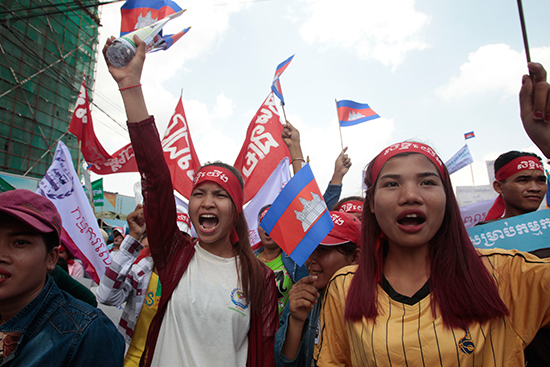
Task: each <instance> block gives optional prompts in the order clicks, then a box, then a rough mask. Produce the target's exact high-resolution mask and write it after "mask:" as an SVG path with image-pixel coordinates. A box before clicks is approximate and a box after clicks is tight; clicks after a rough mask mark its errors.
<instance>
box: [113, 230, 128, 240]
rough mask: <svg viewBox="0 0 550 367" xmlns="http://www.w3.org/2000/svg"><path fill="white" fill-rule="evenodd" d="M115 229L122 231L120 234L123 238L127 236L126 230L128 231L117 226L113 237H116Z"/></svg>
mask: <svg viewBox="0 0 550 367" xmlns="http://www.w3.org/2000/svg"><path fill="white" fill-rule="evenodd" d="M115 231H117V232H118V233H120V235H121V236H122V238H124V237H126V235H125V234H124V232H126V231H125V230H124V228H123V227H115V228H113V238H114V237H115Z"/></svg>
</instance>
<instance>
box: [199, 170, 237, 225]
mask: <svg viewBox="0 0 550 367" xmlns="http://www.w3.org/2000/svg"><path fill="white" fill-rule="evenodd" d="M207 181H209V182H214V183H216V184H218V185H220V186H221V187H222V188H223V189H224V190H225V191H227V193H228V194H229V196H230V197H231V200H233V203H234V204H235V207H237V213H239V214H240V213H241V212H242V210H243V189H242V187H241V184H240V183H239V179H238V178H237V176H235V175H234V174H233V172H231V171H230V170H228V169H226V168H223V167H219V166H214V165H210V166H205V167H203V168H201V169H200V170H199V172H197V174H196V175H195V181H193V189H195V187H197V186H199V185H200V184H201V183H203V182H207Z"/></svg>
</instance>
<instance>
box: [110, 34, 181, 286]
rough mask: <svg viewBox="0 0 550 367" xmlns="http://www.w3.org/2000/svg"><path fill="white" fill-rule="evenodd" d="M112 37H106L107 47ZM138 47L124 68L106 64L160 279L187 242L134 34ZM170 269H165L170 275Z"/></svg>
mask: <svg viewBox="0 0 550 367" xmlns="http://www.w3.org/2000/svg"><path fill="white" fill-rule="evenodd" d="M113 40H114V38H113V37H111V39H109V40H107V43H106V45H105V47H104V48H103V54H104V55H105V53H106V51H107V48H108V47H109V45H110V44H111V43H112V42H113ZM134 42H135V43H136V45H137V51H136V55H135V56H134V58H133V59H132V60H131V61H130V63H129V64H128V65H127V66H125V67H123V68H120V69H118V68H115V67H114V66H112V65H110V64H109V61H108V60H107V58H106V57H105V61H106V62H107V65H108V66H109V72H110V73H111V75H112V76H113V78H114V79H115V81H116V82H117V84H118V87H119V89H120V94H121V96H122V99H123V101H124V107H125V109H126V116H127V117H128V131H129V133H130V139H131V141H132V147H133V150H134V154H135V157H136V162H137V165H138V168H139V172H140V175H141V184H142V190H143V199H144V209H145V210H144V213H145V221H146V223H147V234H148V238H149V246H150V249H151V254H152V256H153V260H154V262H155V266H156V267H157V269H158V271H159V275H160V277H161V282H163V276H164V273H165V271H164V270H163V269H164V267H165V265H166V264H167V263H168V260H169V259H171V258H172V257H173V256H174V255H175V253H176V252H177V250H178V248H179V246H181V245H182V244H185V243H189V241H188V240H186V239H185V237H184V236H183V235H182V234H181V233H180V232H179V230H178V227H177V221H176V215H177V213H176V203H175V199H174V190H173V187H172V181H171V178H170V171H169V169H168V166H167V165H166V161H165V159H164V153H163V151H162V147H161V143H160V136H159V133H158V131H157V129H156V126H155V124H154V119H153V118H152V117H151V116H150V115H149V112H148V111H147V107H146V105H145V99H144V97H143V92H142V88H141V72H142V70H143V64H144V61H145V44H144V42H143V41H141V39H139V37H134ZM171 273H172V272H170V271H167V275H168V276H170V274H171Z"/></svg>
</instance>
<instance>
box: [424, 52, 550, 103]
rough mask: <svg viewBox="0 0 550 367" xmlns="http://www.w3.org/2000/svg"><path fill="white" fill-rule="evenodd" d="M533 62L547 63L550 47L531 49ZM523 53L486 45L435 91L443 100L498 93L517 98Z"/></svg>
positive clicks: (525, 70)
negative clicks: (457, 73)
mask: <svg viewBox="0 0 550 367" xmlns="http://www.w3.org/2000/svg"><path fill="white" fill-rule="evenodd" d="M531 55H532V59H533V60H537V61H540V62H541V63H542V64H543V65H544V64H549V63H550V47H541V48H534V49H531ZM525 64H526V62H525V53H524V51H523V50H522V51H516V50H513V49H512V48H511V47H510V46H508V45H505V44H495V45H485V46H482V47H480V48H479V49H478V50H477V51H475V52H472V53H470V54H469V55H468V61H467V62H465V63H464V64H462V66H461V67H460V74H459V75H458V76H456V77H452V78H451V79H450V80H449V82H448V83H447V84H445V85H444V86H442V87H439V88H437V89H436V91H435V92H436V94H437V95H438V96H440V97H441V98H443V99H445V100H450V99H453V98H461V97H464V96H467V95H475V94H484V93H487V92H495V91H497V92H501V93H502V94H503V97H509V96H516V95H517V93H518V91H519V89H520V84H521V76H522V75H523V74H525V73H526V72H527V69H526V66H525Z"/></svg>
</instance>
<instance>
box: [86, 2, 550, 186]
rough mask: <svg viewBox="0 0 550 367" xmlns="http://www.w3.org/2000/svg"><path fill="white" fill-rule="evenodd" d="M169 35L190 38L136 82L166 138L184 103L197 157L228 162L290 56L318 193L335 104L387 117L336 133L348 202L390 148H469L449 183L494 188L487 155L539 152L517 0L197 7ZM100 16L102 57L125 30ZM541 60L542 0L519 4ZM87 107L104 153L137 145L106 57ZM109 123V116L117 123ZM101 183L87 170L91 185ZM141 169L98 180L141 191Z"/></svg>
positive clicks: (289, 112)
mask: <svg viewBox="0 0 550 367" xmlns="http://www.w3.org/2000/svg"><path fill="white" fill-rule="evenodd" d="M176 3H177V4H178V5H179V6H180V7H182V8H183V9H187V12H185V13H184V14H183V15H182V16H181V17H179V18H177V19H175V20H173V21H171V22H169V23H168V24H167V25H166V27H165V33H176V32H178V31H180V30H181V29H183V28H185V27H187V26H191V27H192V28H191V30H190V31H189V32H188V33H187V34H186V35H185V36H184V37H183V38H181V39H180V40H179V42H178V43H176V44H175V45H174V46H173V47H172V48H171V49H169V50H168V51H161V52H157V53H154V54H149V55H148V56H147V59H146V63H145V67H144V72H143V76H142V84H143V90H144V94H145V98H146V101H147V105H148V109H149V112H150V113H151V114H153V115H155V119H156V121H157V126H158V128H159V131H160V134H161V135H163V134H164V130H165V129H166V126H167V124H168V120H169V119H170V117H171V115H172V113H173V111H174V109H175V107H176V104H177V101H178V98H179V97H180V95H182V97H183V104H184V108H185V112H186V115H187V120H188V123H189V128H190V131H191V136H192V139H193V142H194V144H195V149H196V151H197V154H198V156H199V158H200V160H201V163H204V162H206V161H212V160H221V161H224V162H227V163H231V164H232V163H233V162H234V161H235V159H236V157H237V154H238V152H239V151H240V149H241V146H242V144H243V142H244V139H245V134H246V129H247V127H248V124H249V123H250V120H251V118H252V117H253V115H254V114H255V112H256V110H257V109H258V108H259V107H260V105H261V104H262V102H263V101H264V99H265V98H266V96H267V95H268V93H269V91H270V86H271V81H272V78H273V74H274V72H275V68H276V66H277V65H278V64H279V63H280V62H282V61H283V60H285V59H286V58H288V57H289V56H290V55H292V54H295V57H294V60H293V61H292V63H291V64H290V66H289V67H288V68H287V69H286V71H285V72H284V74H283V75H282V77H281V84H282V89H283V93H284V96H285V102H286V105H285V112H286V117H287V119H288V120H289V121H290V122H291V123H293V125H294V126H296V127H297V128H298V130H299V131H300V135H301V141H302V150H303V152H304V155H307V156H309V159H310V162H311V166H312V170H313V172H314V174H315V176H316V178H317V182H318V184H319V186H320V187H321V189H322V190H323V189H324V187H325V186H326V185H327V184H328V182H329V181H330V178H331V176H332V171H333V168H334V161H335V159H336V157H337V156H338V154H339V152H340V150H341V143H340V138H339V136H340V135H339V132H338V122H337V116H336V107H335V102H334V100H335V99H338V100H340V99H350V100H354V101H356V102H359V103H368V104H369V105H370V106H371V108H372V109H373V110H374V111H376V112H377V113H378V114H379V115H380V116H381V118H380V119H376V120H372V121H369V122H365V123H363V124H360V125H356V126H352V127H346V128H342V135H343V143H344V146H348V147H349V149H348V154H349V156H350V157H351V159H352V167H351V169H350V171H349V172H348V174H347V175H346V177H345V178H344V187H343V194H342V195H343V196H348V195H360V194H361V172H362V170H363V169H364V167H365V166H366V165H367V164H368V162H369V161H370V160H371V159H372V158H373V157H374V156H375V155H376V154H378V153H379V151H380V150H381V149H383V148H384V147H386V146H387V145H389V144H392V143H395V142H399V141H403V140H418V141H422V142H425V143H427V144H430V145H431V146H433V147H434V149H435V150H436V151H437V152H438V154H439V155H440V156H441V158H442V160H444V161H446V160H447V159H449V158H450V157H451V156H452V155H453V154H454V153H456V152H457V151H458V150H459V149H460V148H461V147H462V146H463V145H464V144H465V141H464V133H466V132H469V131H472V130H473V131H474V132H475V135H476V137H475V138H474V139H470V140H468V141H467V142H468V146H469V148H470V151H471V153H472V156H473V158H474V163H473V165H472V168H473V170H470V169H467V168H465V169H463V170H461V171H459V172H457V173H454V174H453V175H452V176H451V178H452V180H453V184H454V185H455V186H457V185H458V186H463V185H471V184H472V173H471V172H472V171H473V175H474V181H475V184H476V185H484V184H485V185H486V184H488V183H489V179H488V175H487V170H486V166H485V161H486V160H493V159H495V158H496V157H497V156H498V155H499V154H501V153H503V152H505V151H508V150H527V151H532V152H535V153H538V154H539V155H541V156H542V154H541V153H540V151H539V150H538V149H537V148H536V147H535V146H534V144H533V143H532V142H531V141H530V140H529V138H528V137H527V135H526V133H525V131H524V129H523V126H522V124H521V120H520V118H519V106H518V91H519V88H520V85H521V77H522V75H523V74H525V73H526V72H527V69H526V61H525V60H526V59H525V52H524V46H523V40H522V34H521V28H520V22H519V15H518V9H517V2H516V1H514V0H507V1H502V0H487V1H474V0H463V1H459V2H458V1H440V0H419V1H415V0H392V1H373V0H361V1H359V0H339V1H328V0H257V1H246V0H245V1H243V0H235V1H233V0H200V1H198V0H195V1H181V0H176ZM121 4H122V2H121V3H115V4H110V5H106V6H103V7H102V9H101V22H102V24H103V27H102V28H101V29H100V32H101V35H100V47H99V49H101V48H102V47H103V45H104V43H105V40H106V39H107V37H109V36H111V35H115V36H116V35H117V34H118V33H119V31H120V6H121ZM523 7H524V14H525V18H526V24H527V32H528V36H529V46H530V50H531V58H532V60H533V61H538V62H541V63H542V64H543V65H545V66H546V67H547V68H550V37H549V36H550V23H549V22H548V21H547V19H546V16H545V15H546V14H548V13H549V12H550V2H548V1H547V0H531V1H524V5H523ZM96 78H97V79H96V83H95V86H94V94H93V98H94V102H95V103H96V104H97V105H99V106H100V107H101V109H103V110H105V111H106V112H107V113H108V114H109V116H110V117H109V116H107V115H106V114H105V113H103V112H101V111H99V109H94V110H93V120H94V127H95V130H96V134H97V136H98V138H99V140H100V141H101V142H102V144H103V145H104V147H105V149H106V150H107V151H108V152H109V153H113V152H115V151H116V150H118V149H119V148H121V147H122V146H123V145H125V144H127V143H128V142H129V138H128V133H127V131H126V129H125V127H124V126H125V114H124V110H123V105H122V99H121V98H120V94H119V92H118V89H117V86H116V84H115V82H114V81H113V80H112V79H111V77H110V75H109V73H108V71H107V67H106V64H105V61H104V60H103V57H100V58H99V60H98V65H97V70H96ZM113 119H114V120H115V121H113ZM97 178H99V176H97V175H94V174H92V180H94V179H97ZM138 179H139V176H138V174H137V173H125V174H115V175H108V176H104V187H105V189H106V190H108V191H113V192H119V193H120V194H124V195H129V196H133V184H134V182H136V181H137V180H138Z"/></svg>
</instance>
